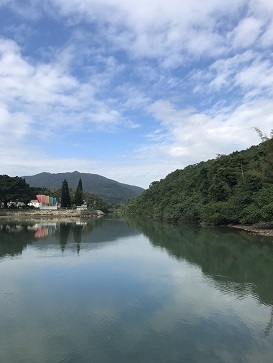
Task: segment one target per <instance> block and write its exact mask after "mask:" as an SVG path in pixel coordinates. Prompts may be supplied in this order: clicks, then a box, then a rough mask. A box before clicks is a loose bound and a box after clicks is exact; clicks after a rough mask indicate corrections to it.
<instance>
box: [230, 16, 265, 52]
mask: <svg viewBox="0 0 273 363" xmlns="http://www.w3.org/2000/svg"><path fill="white" fill-rule="evenodd" d="M262 25H263V24H262V22H261V21H259V20H257V19H255V18H253V17H250V18H245V19H242V20H241V21H240V23H239V24H238V25H237V27H236V28H235V29H234V30H233V31H232V33H231V38H233V41H232V42H233V47H235V48H248V47H249V46H251V45H252V44H253V43H254V42H255V41H256V40H257V38H258V37H259V35H260V33H261V28H262Z"/></svg>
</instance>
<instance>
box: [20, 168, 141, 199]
mask: <svg viewBox="0 0 273 363" xmlns="http://www.w3.org/2000/svg"><path fill="white" fill-rule="evenodd" d="M22 178H24V179H25V181H26V182H27V183H28V184H29V185H30V186H32V187H46V188H49V189H59V188H61V186H62V182H63V181H64V179H66V180H67V182H68V184H69V187H70V188H73V189H75V188H77V185H78V182H79V179H80V178H81V179H82V183H83V186H84V191H86V192H89V193H92V194H94V195H95V196H97V197H99V198H101V199H103V200H104V201H106V202H107V203H110V204H120V203H123V202H125V201H127V200H128V199H130V198H134V197H137V196H138V195H139V194H141V193H142V192H143V190H144V189H143V188H140V187H137V186H134V185H128V184H123V183H119V182H117V181H115V180H112V179H108V178H105V177H103V176H101V175H97V174H89V173H79V172H78V171H74V172H72V173H56V174H51V173H39V174H36V175H32V176H23V177H22Z"/></svg>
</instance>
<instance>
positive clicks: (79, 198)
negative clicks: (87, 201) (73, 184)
mask: <svg viewBox="0 0 273 363" xmlns="http://www.w3.org/2000/svg"><path fill="white" fill-rule="evenodd" d="M83 202H84V200H83V190H82V179H81V178H80V180H79V184H78V186H77V190H76V193H75V197H74V204H76V205H82V204H83Z"/></svg>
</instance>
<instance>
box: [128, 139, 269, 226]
mask: <svg viewBox="0 0 273 363" xmlns="http://www.w3.org/2000/svg"><path fill="white" fill-rule="evenodd" d="M124 210H125V211H126V212H127V213H133V214H141V215H145V216H150V217H153V218H163V219H164V220H168V221H172V222H190V223H200V222H205V223H210V224H216V225H217V224H229V223H256V222H261V221H264V222H273V139H267V140H265V141H263V142H262V143H261V144H260V145H258V146H252V147H251V148H249V149H247V150H243V151H240V152H238V151H236V152H234V153H232V154H230V155H219V156H218V157H217V158H216V159H213V160H209V161H207V162H200V163H198V164H195V165H190V166H187V167H186V168H185V169H183V170H176V171H174V172H173V173H171V174H169V175H167V177H166V178H165V179H161V180H160V181H157V182H153V183H152V184H151V185H150V187H149V189H147V190H145V191H144V192H143V193H142V194H141V195H140V196H139V197H137V198H135V199H133V200H131V201H129V202H128V203H127V204H126V206H125V207H124Z"/></svg>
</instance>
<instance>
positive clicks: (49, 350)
mask: <svg viewBox="0 0 273 363" xmlns="http://www.w3.org/2000/svg"><path fill="white" fill-rule="evenodd" d="M266 241H267V242H266ZM272 306H273V244H272V242H271V240H270V239H269V240H268V239H265V238H262V237H257V236H252V235H248V234H244V233H237V232H235V231H231V230H226V231H223V230H213V229H198V228H189V227H175V226H170V225H165V224H160V223H152V222H151V221H141V220H127V221H126V220H124V219H120V218H104V219H100V220H97V221H94V222H89V223H83V222H77V223H72V224H68V223H67V224H65V223H45V222H44V223H42V222H41V223H19V222H17V223H15V222H9V223H7V222H0V362H3V363H13V362H14V363H17V362H27V363H32V362H33V363H40V362H73V363H74V362H75V363H77V362H96V363H104V362H111V363H122V362H126V363H127V362H128V363H135V362H138V363H141V362H143V363H153V362H157V363H158V362H164V363H166V362H179V363H181V362H187V363H189V362H202V363H206V362H208V363H213V362H217V363H218V362H253V363H257V362H261V363H264V362H268V363H269V362H270V363H272V361H273V309H272Z"/></svg>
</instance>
